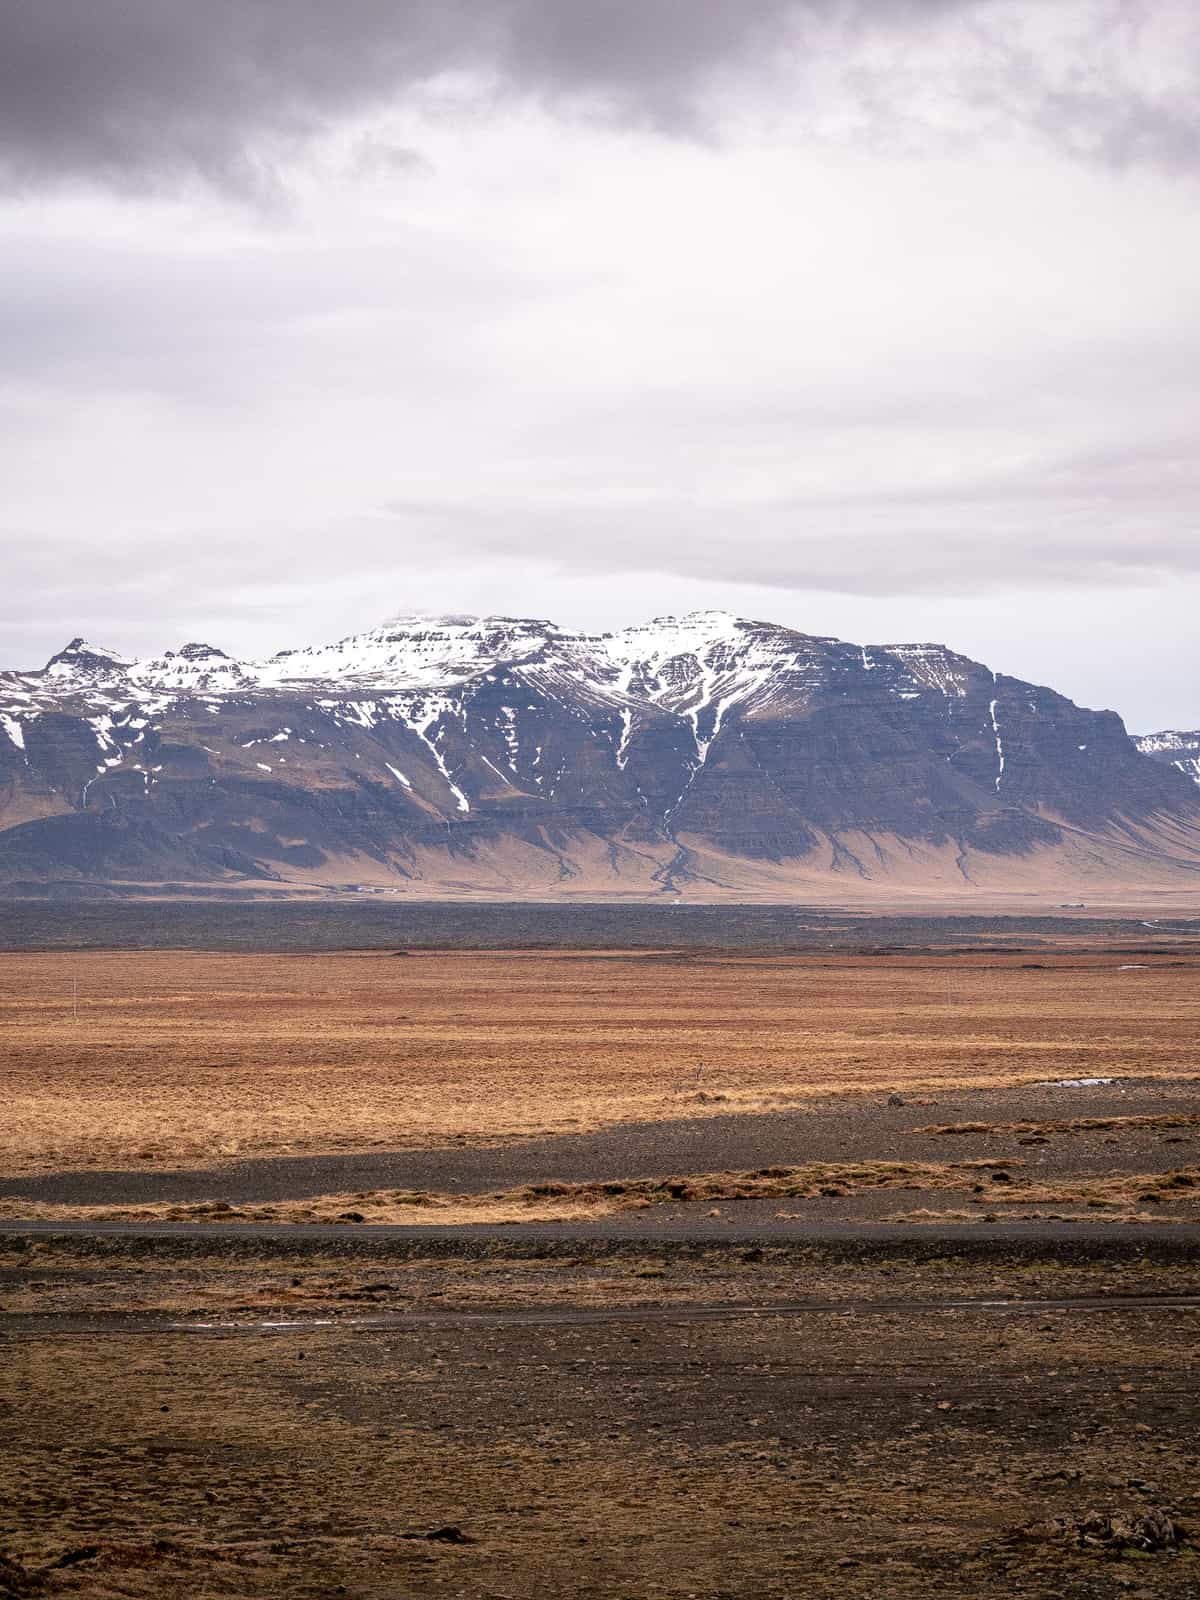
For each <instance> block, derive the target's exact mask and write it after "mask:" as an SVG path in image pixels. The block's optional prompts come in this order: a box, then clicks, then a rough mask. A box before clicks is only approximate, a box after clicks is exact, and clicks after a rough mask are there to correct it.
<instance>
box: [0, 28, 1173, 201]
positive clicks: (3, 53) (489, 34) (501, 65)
mask: <svg viewBox="0 0 1200 1600" xmlns="http://www.w3.org/2000/svg"><path fill="white" fill-rule="evenodd" d="M1047 9H1050V8H1047ZM1068 9H1070V8H1068ZM1076 9H1078V10H1079V11H1080V14H1081V18H1082V21H1081V25H1080V27H1079V28H1078V29H1077V30H1076V33H1075V35H1074V37H1072V38H1071V39H1070V40H1069V41H1068V47H1067V49H1066V51H1065V54H1064V55H1063V58H1062V59H1061V60H1059V61H1057V62H1055V61H1052V60H1051V59H1050V58H1049V56H1048V55H1044V54H1042V53H1041V52H1039V51H1038V50H1037V48H1036V47H1034V46H1031V45H1029V44H1027V43H1025V42H1024V41H1023V36H1022V34H1021V33H1020V32H1019V31H1017V30H1014V28H1013V27H1012V25H1011V18H1010V16H1009V13H1011V12H1012V10H1013V7H1012V5H1011V4H1010V3H1008V0H604V3H603V4H599V3H596V0H338V3H337V4H331V3H330V0H204V3H203V4H199V3H197V0H36V3H30V0H0V170H6V171H7V174H8V177H9V181H10V182H13V181H15V182H18V183H21V182H24V183H36V182H39V181H43V180H45V179H46V178H53V177H67V178H83V179H87V180H93V181H100V182H103V183H110V184H116V185H124V186H138V185H145V184H156V183H160V182H162V181H169V180H175V179H179V178H182V177H196V176H199V177H200V178H202V179H204V180H207V181H215V182H218V183H222V184H226V185H237V186H242V187H253V186H255V185H256V184H261V183H263V182H264V181H266V180H267V179H268V178H269V175H270V173H271V171H272V169H273V166H274V164H275V162H276V161H277V160H279V159H281V158H282V157H283V156H284V155H285V154H286V153H287V152H288V151H289V150H291V149H293V148H294V147H295V146H296V145H297V143H298V142H302V141H303V140H305V139H306V138H308V137H310V136H312V135H314V134H316V133H319V132H320V131H321V130H322V129H323V128H324V127H326V126H328V125H330V124H331V123H335V122H337V121H338V120H339V119H341V118H343V117H345V116H347V115H353V114H355V113H359V112H364V111H369V110H371V109H373V108H376V107H379V106H382V105H386V104H389V103H394V102H395V101H396V100H397V98H398V97H402V96H403V95H404V94H405V93H406V92H408V91H411V90H413V89H414V88H416V87H418V86H420V85H422V84H425V83H428V82H429V81H430V80H432V79H433V78H435V77H437V76H438V75H439V74H444V73H447V72H457V73H467V74H475V75H478V77H479V78H480V79H481V81H483V82H484V83H486V84H488V85H489V86H491V88H492V89H495V88H498V89H499V91H500V92H501V93H504V92H515V93H518V94H524V95H529V96H533V97H535V98H548V99H551V100H554V101H556V102H562V101H563V100H567V101H570V100H575V101H577V102H583V103H585V104H587V105H589V106H591V107H592V108H593V109H594V108H596V107H599V108H607V110H608V111H609V112H610V113H611V114H614V115H616V116H617V117H619V118H622V119H626V120H631V121H635V122H641V123H649V124H652V125H657V126H659V127H667V128H674V129H676V130H686V131H692V132H695V131H698V130H700V129H703V128H704V127H705V126H706V125H707V120H708V110H707V97H708V95H709V93H710V92H711V91H712V90H713V89H714V88H716V87H718V86H720V85H722V84H725V85H728V84H729V83H730V82H733V81H736V80H737V78H738V76H739V74H742V73H744V72H745V71H746V70H747V69H753V70H754V71H756V72H760V73H768V74H770V73H772V72H778V73H783V74H785V76H786V74H787V73H788V72H791V74H792V79H793V81H794V84H798V85H799V91H798V92H799V93H800V94H801V95H803V93H804V92H805V88H804V86H805V84H806V83H807V82H808V81H809V77H810V69H811V68H812V67H813V65H814V63H817V64H819V63H820V62H821V60H822V59H824V61H825V62H826V63H827V64H831V65H832V68H833V70H834V75H835V77H837V76H839V75H840V81H841V86H842V87H841V91H840V92H842V93H843V94H845V95H847V96H849V98H850V100H851V101H852V102H853V103H854V109H855V113H856V118H857V121H858V122H859V124H860V125H861V126H862V127H863V128H864V129H872V128H873V129H874V132H875V133H876V134H879V133H880V132H882V131H885V130H886V129H887V127H889V126H890V125H902V124H905V123H907V124H908V125H909V127H910V131H911V127H912V125H913V124H914V122H916V123H919V122H920V119H921V117H920V111H919V109H918V108H919V107H920V105H921V103H922V101H923V99H924V98H925V96H926V95H927V91H928V90H929V89H930V88H931V87H932V88H933V89H934V90H935V91H936V92H938V93H940V94H942V95H943V96H948V97H949V99H950V100H952V101H956V102H957V104H958V107H959V110H960V112H961V111H964V110H965V111H966V113H967V114H968V116H969V117H973V118H974V119H975V121H976V122H977V123H978V124H979V125H980V126H986V125H987V124H988V123H989V122H995V121H999V122H1001V123H1005V124H1007V125H1011V124H1016V125H1018V126H1021V127H1025V128H1028V129H1033V130H1037V131H1040V132H1041V133H1042V134H1043V135H1044V136H1046V137H1049V138H1051V139H1052V140H1054V141H1055V142H1056V143H1058V144H1059V145H1061V146H1063V147H1065V148H1067V149H1068V150H1072V151H1074V152H1076V153H1078V154H1080V155H1082V156H1086V157H1088V158H1090V159H1096V160H1101V161H1107V162H1126V161H1149V162H1154V163H1159V164H1163V165H1167V166H1182V167H1190V166H1192V165H1194V163H1195V160H1196V158H1197V155H1198V153H1200V111H1198V110H1197V104H1198V102H1197V97H1196V92H1195V90H1196V76H1197V72H1196V69H1197V61H1198V58H1200V15H1198V14H1197V13H1196V12H1195V10H1194V8H1192V7H1190V0H1143V3H1141V4H1138V3H1136V0H1082V3H1081V4H1080V5H1078V6H1077V7H1076ZM1034 10H1035V11H1036V7H1035V8H1034ZM1160 15H1166V16H1168V17H1169V18H1174V19H1176V20H1177V21H1178V23H1179V25H1178V27H1177V28H1176V29H1175V31H1174V33H1173V34H1172V38H1175V37H1178V38H1179V39H1181V40H1182V43H1181V45H1180V46H1179V47H1178V48H1177V49H1176V51H1175V57H1174V59H1173V60H1172V61H1171V63H1170V67H1171V70H1172V72H1173V73H1174V77H1175V87H1174V88H1173V89H1172V90H1169V91H1168V90H1166V89H1158V90H1152V89H1150V88H1147V87H1146V86H1145V85H1144V84H1142V83H1139V82H1138V81H1137V80H1136V77H1135V76H1133V75H1131V71H1130V70H1129V68H1128V62H1127V55H1128V51H1127V49H1126V45H1127V43H1128V41H1130V40H1132V41H1133V43H1135V44H1136V43H1137V41H1138V40H1139V39H1140V38H1141V37H1142V33H1143V32H1144V30H1145V28H1146V26H1147V22H1148V19H1149V20H1150V21H1153V20H1154V18H1155V17H1158V16H1160ZM1189 19H1190V20H1189ZM942 23H945V24H947V25H948V26H951V27H956V26H957V27H959V28H960V33H959V34H958V35H955V37H954V38H952V39H951V40H950V41H949V43H948V45H947V48H948V49H949V51H950V52H951V59H950V60H949V61H948V62H942V63H941V64H940V66H939V64H938V63H937V62H936V60H934V59H931V58H929V57H927V56H923V55H922V54H921V51H922V50H923V49H925V48H926V47H928V46H929V44H930V40H931V38H933V39H934V40H935V42H936V34H937V28H938V26H939V25H940V24H942ZM864 38H865V39H869V40H870V41H871V48H870V49H868V50H867V51H866V54H865V57H864V60H863V61H862V62H858V63H856V61H855V58H854V49H853V44H854V41H855V40H856V39H864ZM489 92H490V91H489ZM795 92H796V91H795V90H793V93H792V96H791V98H793V99H794V96H795ZM793 109H794V107H793ZM405 159H406V156H405V155H404V154H403V153H402V155H401V164H403V163H404V161H405Z"/></svg>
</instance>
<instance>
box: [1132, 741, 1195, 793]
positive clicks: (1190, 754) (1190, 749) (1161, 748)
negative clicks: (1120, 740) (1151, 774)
mask: <svg viewBox="0 0 1200 1600" xmlns="http://www.w3.org/2000/svg"><path fill="white" fill-rule="evenodd" d="M1133 742H1134V744H1136V745H1137V747H1138V749H1139V750H1140V751H1141V752H1142V754H1143V755H1144V756H1152V757H1153V758H1154V760H1155V761H1166V762H1169V763H1170V765H1171V766H1173V767H1178V768H1179V770H1180V772H1182V773H1183V774H1184V775H1185V776H1186V777H1189V778H1191V780H1192V782H1193V783H1200V729H1197V730H1196V731H1195V732H1194V733H1179V732H1178V731H1177V730H1175V729H1168V730H1167V731H1166V732H1164V733H1146V734H1143V735H1142V736H1141V737H1140V738H1136V739H1134V741H1133Z"/></svg>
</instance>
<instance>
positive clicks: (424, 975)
mask: <svg viewBox="0 0 1200 1600" xmlns="http://www.w3.org/2000/svg"><path fill="white" fill-rule="evenodd" d="M1039 960H1040V962H1041V965H1039V966H1037V967H1031V966H1030V965H1029V962H1028V958H1024V959H1023V958H1022V957H1020V956H995V955H988V956H985V955H967V956H954V957H949V956H938V957H928V956H926V957H920V956H901V957H857V958H856V957H853V956H833V955H830V956H814V955H796V956H780V955H753V954H728V955H719V954H718V955H703V956H700V957H694V958H691V957H680V956H671V955H654V954H649V955H645V954H587V953H582V954H580V953H565V952H557V953H540V952H539V953H526V952H488V953H472V952H455V953H425V954H414V955H411V956H408V957H404V958H396V957H393V956H391V955H388V954H380V953H348V954H336V955H328V954H321V955H231V954H207V953H184V952H120V951H106V952H99V953H88V954H81V955H73V954H72V955H67V954H58V953H54V954H19V955H5V956H3V957H0V1089H2V1093H3V1104H4V1115H3V1118H2V1119H0V1171H3V1172H6V1173H8V1174H10V1175H13V1174H18V1173H30V1172H37V1171H48V1170H53V1169H61V1168H68V1167H137V1166H143V1165H156V1164H157V1165H163V1164H175V1163H180V1162H183V1163H220V1162H222V1161H223V1160H226V1159H228V1158H231V1157H235V1156H236V1157H247V1156H254V1155H272V1154H283V1153H292V1154H295V1153H316V1152H335V1151H354V1150H369V1149H373V1148H406V1147H407V1148H416V1147H422V1146H424V1147H429V1146H436V1145H444V1144H448V1143H454V1142H456V1141H460V1142H464V1143H470V1144H480V1143H488V1142H494V1141H501V1140H506V1139H512V1138H520V1137H529V1136H535V1135H539V1134H545V1133H561V1132H578V1131H580V1130H585V1129H593V1128H597V1127H601V1126H605V1125H609V1124H613V1123H616V1122H621V1121H629V1120H651V1119H661V1118H678V1117H685V1116H687V1117H691V1116H697V1115H709V1114H720V1113H723V1112H735V1111H767V1110H771V1109H773V1108H775V1107H779V1106H786V1105H789V1104H795V1103H797V1102H798V1101H803V1100H804V1099H805V1098H807V1097H811V1096H815V1095H825V1094H829V1093H831V1092H833V1093H837V1092H855V1091H873V1092H875V1093H880V1092H884V1093H886V1092H888V1091H891V1090H899V1091H902V1092H905V1093H906V1094H910V1093H916V1094H920V1093H921V1092H922V1091H927V1092H937V1091H938V1090H940V1089H944V1088H946V1087H947V1086H948V1085H973V1086H979V1087H984V1086H995V1085H1003V1084H1012V1083H1021V1082H1029V1081H1037V1080H1042V1079H1053V1078H1062V1077H1109V1076H1129V1075H1141V1076H1169V1075H1180V1074H1192V1073H1194V1072H1195V1070H1196V1067H1197V1063H1198V1062H1200V1048H1198V1046H1200V985H1198V984H1197V978H1198V977H1200V964H1196V963H1193V962H1191V961H1188V962H1187V963H1184V964H1180V963H1178V962H1176V963H1175V964H1167V963H1166V962H1165V961H1164V962H1161V963H1160V964H1158V965H1155V964H1154V958H1149V961H1150V964H1149V965H1133V964H1130V963H1129V962H1128V960H1127V958H1122V957H1121V956H1119V955H1115V954H1098V955H1091V956H1055V955H1046V956H1044V957H1040V958H1039ZM76 984H77V986H78V1015H77V1016H76V1015H75V1011H74V1003H73V987H74V986H75V985H76Z"/></svg>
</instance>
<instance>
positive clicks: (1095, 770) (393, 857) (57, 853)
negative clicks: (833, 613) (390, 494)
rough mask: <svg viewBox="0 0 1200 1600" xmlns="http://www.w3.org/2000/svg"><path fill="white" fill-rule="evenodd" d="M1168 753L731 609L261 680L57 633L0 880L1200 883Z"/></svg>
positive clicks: (281, 667)
mask: <svg viewBox="0 0 1200 1600" xmlns="http://www.w3.org/2000/svg"><path fill="white" fill-rule="evenodd" d="M1142 743H1143V745H1145V743H1146V741H1145V740H1143V741H1142ZM1163 754H1164V752H1163V751H1159V750H1157V749H1154V750H1151V749H1148V748H1139V745H1138V743H1137V742H1136V741H1134V740H1133V739H1131V738H1130V737H1129V735H1128V734H1127V733H1126V731H1125V728H1124V725H1123V724H1122V722H1121V720H1120V718H1119V717H1117V716H1116V714H1115V713H1113V712H1111V711H1090V710H1087V709H1084V708H1080V707H1078V706H1075V705H1074V704H1073V703H1072V702H1071V701H1069V700H1067V699H1066V698H1065V697H1064V696H1062V695H1059V694H1057V693H1056V692H1055V691H1054V690H1052V689H1049V688H1046V687H1043V686H1038V685H1034V684H1029V683H1025V682H1023V681H1022V680H1020V679H1017V678H1013V677H1009V676H1007V675H1005V674H1003V673H999V672H996V671H994V670H993V669H991V668H989V667H987V666H984V665H983V664H982V663H979V662H975V661H973V660H971V658H969V657H967V656H964V655H960V654H958V653H957V652H954V651H952V650H950V649H948V648H947V647H945V646H942V645H938V644H933V643H916V644H892V645H859V644H851V643H849V642H847V641H843V640H839V639H835V638H832V637H829V636H825V635H814V634H806V633H801V632H799V631H798V630H794V629H790V628H786V627H783V626H781V625H779V624H775V623H770V622H763V621H755V620H750V619H745V618H740V617H735V616H733V615H731V614H729V613H726V612H713V611H698V612H690V613H687V614H685V615H683V616H664V617H659V618H655V619H652V620H651V621H650V622H648V623H644V624H640V625H637V626H633V627H629V628H626V629H623V630H618V631H616V632H611V633H574V632H569V631H567V630H564V629H561V628H559V627H558V626H557V625H556V624H555V623H553V622H551V621H549V620H548V619H542V618H522V617H473V616H472V617H468V616H464V615H461V614H447V615H436V616H434V615H427V614H418V615H415V616H408V617H400V618H393V619H391V620H390V621H387V622H384V623H382V624H380V625H379V626H378V627H376V628H373V629H368V630H366V631H364V632H363V633H359V634H355V635H350V636H348V637H347V638H345V639H342V640H338V641H335V642H333V643H332V644H328V645H317V646H312V647H308V648H304V649H299V650H288V651H281V652H279V653H278V654H276V655H274V656H271V657H269V658H266V659H265V660H261V661H241V660H238V659H236V658H234V657H231V656H229V655H226V654H225V653H224V652H223V651H222V650H220V649H219V648H217V647H215V646H212V645H209V644H205V643H202V642H198V641H196V642H192V643H189V644H185V645H184V646H182V647H181V648H179V649H178V650H175V651H167V652H165V653H164V654H162V655H160V656H156V657H150V658H147V659H146V660H143V661H136V660H131V659H128V658H126V657H123V656H121V655H119V654H118V653H117V652H114V651H111V650H107V649H105V648H104V647H102V646H98V645H94V644H90V643H89V642H88V641H87V640H85V639H84V638H82V637H76V638H74V639H72V640H71V641H70V643H69V644H68V645H67V646H66V647H65V648H64V649H63V650H61V651H59V652H58V653H57V654H56V655H54V656H53V657H51V659H50V661H49V662H48V663H47V664H46V666H45V667H44V668H42V669H40V670H37V671H27V672H14V671H8V672H2V673H0V882H9V883H13V882H32V883H46V882H54V881H81V880H90V881H96V882H106V881H107V882H115V883H121V882H152V881H158V880H162V879H168V878H169V879H180V878H182V879H183V880H185V881H195V882H201V881H203V882H213V881H222V880H224V879H226V878H230V879H233V878H241V879H249V880H252V881H258V880H262V881H266V882H282V883H296V884H299V883H312V884H317V885H320V886H323V887H326V888H329V887H346V886H349V885H353V884H356V883H358V882H360V881H364V880H365V881H367V882H369V883H371V884H374V885H383V886H394V887H398V888H403V889H406V890H411V891H412V892H417V891H418V890H421V889H422V888H423V889H424V890H425V891H427V892H434V893H454V894H460V893H461V894H466V895H470V894H472V893H485V892H486V893H493V892H495V893H500V892H504V891H505V889H506V887H507V889H508V890H511V891H512V893H513V894H514V895H515V896H516V897H520V896H521V895H524V894H538V893H543V892H544V893H550V894H557V893H596V894H617V895H620V894H626V893H627V894H630V895H636V896H642V895H647V894H651V895H653V894H686V895H689V896H695V897H700V898H703V897H705V896H713V897H720V896H727V895H735V894H737V893H739V892H746V893H752V894H754V895H756V896H758V895H766V896H768V897H769V896H773V895H777V896H778V897H780V898H787V897H789V896H790V895H791V894H793V893H795V892H798V887H799V886H802V885H804V884H811V883H814V882H815V883H818V884H820V883H826V884H832V885H834V886H837V885H841V886H843V887H844V886H845V885H847V884H852V885H854V886H855V887H857V888H864V887H865V889H867V890H869V889H870V887H871V886H872V885H880V884H893V885H897V884H908V883H915V884H918V885H919V884H920V883H922V882H926V881H928V882H929V883H931V884H937V883H944V884H945V885H946V886H947V887H948V888H953V889H955V890H963V891H965V890H968V889H971V888H978V887H982V886H983V885H984V884H985V882H990V881H995V880H997V879H998V878H1000V877H1006V878H1008V879H1010V880H1013V881H1017V880H1020V881H1024V880H1025V879H1026V878H1028V877H1029V876H1030V875H1031V874H1033V875H1036V874H1037V873H1039V872H1040V873H1041V874H1042V876H1043V877H1045V878H1046V881H1047V882H1059V881H1061V882H1062V883H1063V884H1064V885H1065V886H1070V885H1073V884H1077V883H1079V882H1087V881H1096V882H1098V881H1101V880H1102V879H1104V878H1105V877H1106V875H1107V877H1109V878H1111V879H1112V881H1114V882H1116V881H1118V880H1120V879H1121V878H1122V877H1123V876H1124V877H1129V876H1130V875H1132V877H1133V878H1134V879H1136V880H1138V881H1142V880H1144V881H1146V882H1148V883H1154V884H1162V885H1165V886H1170V885H1171V884H1174V883H1181V884H1183V883H1186V884H1191V883H1192V882H1194V881H1195V882H1200V878H1197V874H1198V873H1200V789H1198V788H1197V786H1196V784H1194V783H1193V782H1191V781H1190V775H1189V773H1188V772H1187V771H1186V769H1185V768H1183V767H1181V766H1180V765H1179V764H1178V761H1173V760H1169V759H1168V760H1164V759H1163V758H1162V757H1163Z"/></svg>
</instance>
